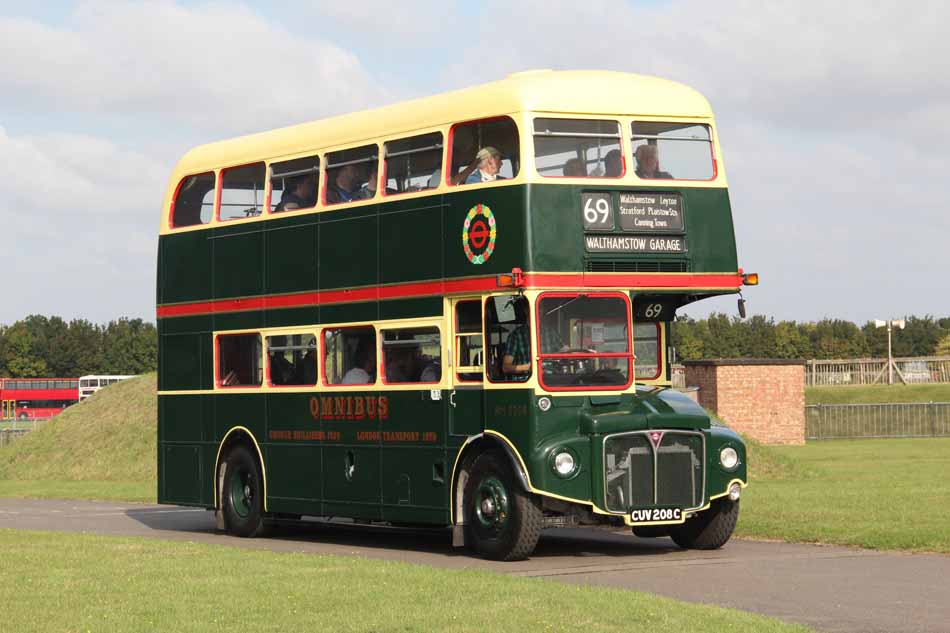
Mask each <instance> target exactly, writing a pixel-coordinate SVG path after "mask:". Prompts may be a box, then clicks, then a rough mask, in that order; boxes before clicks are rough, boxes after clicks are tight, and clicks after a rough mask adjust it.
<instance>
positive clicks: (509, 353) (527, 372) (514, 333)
mask: <svg viewBox="0 0 950 633" xmlns="http://www.w3.org/2000/svg"><path fill="white" fill-rule="evenodd" d="M530 313H531V310H530V306H529V304H528V300H527V299H525V298H524V297H523V296H521V295H516V294H512V295H499V296H494V297H489V298H488V300H487V301H486V302H485V335H486V336H487V337H488V340H487V347H488V359H487V362H486V364H485V370H486V373H487V374H488V380H489V381H491V382H524V381H526V380H528V379H529V378H531V365H532V361H531V322H530Z"/></svg>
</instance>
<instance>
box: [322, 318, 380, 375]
mask: <svg viewBox="0 0 950 633" xmlns="http://www.w3.org/2000/svg"><path fill="white" fill-rule="evenodd" d="M376 367H377V364H376V330H375V329H373V327H372V326H359V327H346V328H328V329H326V330H324V331H323V369H324V373H323V377H324V381H325V383H326V384H327V385H371V384H374V383H375V382H376Z"/></svg>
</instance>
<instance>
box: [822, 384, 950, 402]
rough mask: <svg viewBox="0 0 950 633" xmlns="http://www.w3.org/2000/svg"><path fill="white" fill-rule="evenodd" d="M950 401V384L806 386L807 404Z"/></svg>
mask: <svg viewBox="0 0 950 633" xmlns="http://www.w3.org/2000/svg"><path fill="white" fill-rule="evenodd" d="M890 402H950V384H946V385H944V384H940V385H861V386H854V387H851V386H840V387H807V388H805V404H878V403H890Z"/></svg>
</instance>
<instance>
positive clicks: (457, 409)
mask: <svg viewBox="0 0 950 633" xmlns="http://www.w3.org/2000/svg"><path fill="white" fill-rule="evenodd" d="M451 305H452V341H451V344H450V348H451V351H452V363H451V370H452V371H451V376H450V379H449V385H450V388H451V390H450V392H449V434H450V435H456V436H464V437H468V436H471V435H477V434H478V433H481V432H482V430H483V429H484V420H485V416H484V407H485V399H484V393H485V392H484V391H483V390H482V380H483V378H484V367H483V366H484V362H485V361H484V359H485V349H484V344H483V342H482V300H481V298H465V299H453V300H452V304H451Z"/></svg>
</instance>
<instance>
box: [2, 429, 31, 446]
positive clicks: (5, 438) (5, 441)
mask: <svg viewBox="0 0 950 633" xmlns="http://www.w3.org/2000/svg"><path fill="white" fill-rule="evenodd" d="M32 430H33V429H0V448H3V447H4V446H7V445H9V444H10V443H11V442H15V441H16V440H17V438H20V437H23V436H24V435H26V434H27V433H29V432H30V431H32Z"/></svg>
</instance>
